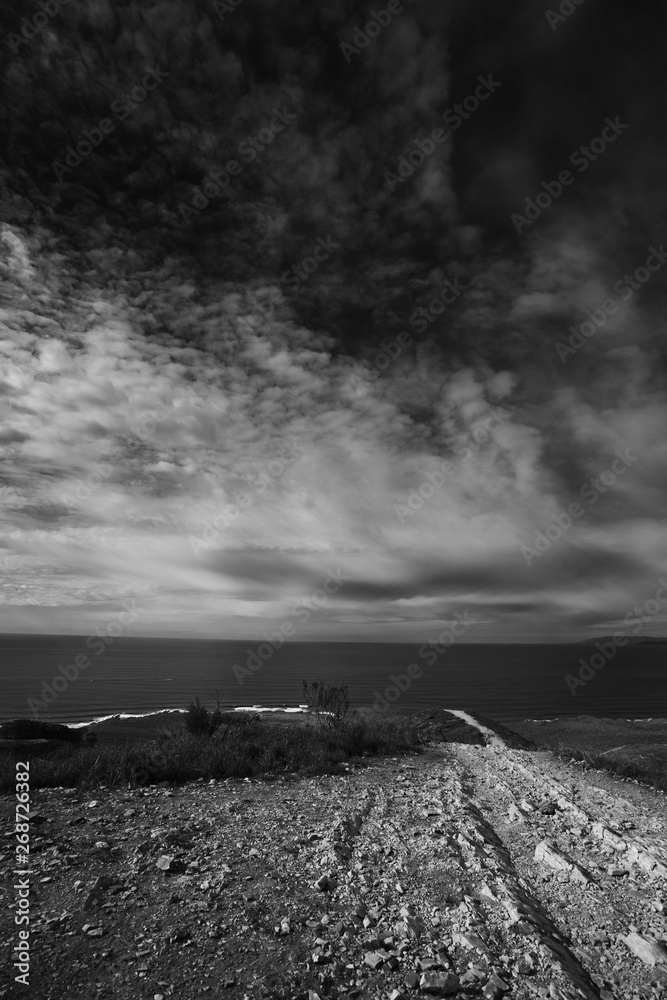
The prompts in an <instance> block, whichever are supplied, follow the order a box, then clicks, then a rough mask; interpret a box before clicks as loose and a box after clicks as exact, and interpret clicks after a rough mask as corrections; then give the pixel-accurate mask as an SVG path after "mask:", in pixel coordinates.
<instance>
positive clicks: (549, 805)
mask: <svg viewBox="0 0 667 1000" xmlns="http://www.w3.org/2000/svg"><path fill="white" fill-rule="evenodd" d="M539 811H540V812H541V813H542V814H543V815H544V816H555V814H556V813H557V812H558V811H559V810H558V806H557V805H556V803H555V802H544V803H543V804H542V805H541V806H540V808H539Z"/></svg>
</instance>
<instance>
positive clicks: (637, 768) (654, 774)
mask: <svg viewBox="0 0 667 1000" xmlns="http://www.w3.org/2000/svg"><path fill="white" fill-rule="evenodd" d="M548 749H552V748H550V747H549V748H548ZM556 752H557V753H558V755H559V757H563V758H564V759H566V760H579V761H582V763H584V764H585V765H586V767H589V768H591V769H593V770H595V771H608V772H609V774H616V775H618V776H619V777H621V778H629V779H631V780H634V781H638V782H640V783H641V784H643V785H650V786H652V787H653V788H658V789H661V790H662V791H663V792H667V759H665V756H664V755H660V754H657V753H656V754H651V753H647V752H642V753H636V754H634V755H633V754H632V753H627V752H626V753H625V754H624V755H619V754H612V753H609V752H606V753H593V752H591V751H589V750H581V749H580V748H579V747H570V746H564V745H563V744H561V745H560V746H559V747H558V750H557V751H556Z"/></svg>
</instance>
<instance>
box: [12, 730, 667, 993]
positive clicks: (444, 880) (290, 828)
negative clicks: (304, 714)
mask: <svg viewBox="0 0 667 1000" xmlns="http://www.w3.org/2000/svg"><path fill="white" fill-rule="evenodd" d="M491 740H492V742H493V745H490V744H491ZM34 800H35V801H34V811H35V814H36V815H33V817H32V824H31V825H32V838H33V847H32V851H33V856H32V871H33V876H32V908H33V920H34V925H33V936H32V941H33V947H34V952H33V954H32V964H31V978H30V983H31V986H30V992H31V995H33V996H39V997H43V998H44V1000H56V998H58V1000H60V998H61V997H63V996H67V997H68V998H70V1000H77V998H84V997H85V998H86V1000H89V998H90V997H100V998H102V997H109V998H111V997H114V998H121V1000H125V998H127V1000H130V998H132V1000H134V998H138V997H147V998H149V997H150V998H155V1000H157V998H167V997H172V996H173V997H179V998H191V997H200V996H201V997H204V996H207V995H208V996H212V997H218V996H222V997H230V998H237V997H238V998H239V1000H241V998H245V997H248V998H255V997H258V998H259V997H276V998H285V1000H287V998H304V1000H316V998H317V997H320V998H322V1000H324V998H326V997H362V998H365V997H369V998H371V997H372V998H383V1000H385V998H389V997H392V998H394V1000H397V998H399V997H400V996H402V995H409V996H416V997H418V996H427V995H430V996H453V997H459V998H463V997H487V998H493V997H503V996H505V997H508V998H512V1000H528V998H531V1000H532V998H540V997H549V998H556V1000H564V998H567V1000H577V998H582V997H583V998H586V1000H611V998H614V1000H633V998H641V1000H649V998H650V1000H654V998H656V1000H657V998H658V997H664V996H666V995H667V965H666V964H665V963H667V951H666V950H665V948H664V941H665V937H666V935H667V922H666V910H665V907H666V905H667V836H666V834H665V823H664V818H665V800H664V796H663V795H662V794H661V793H659V792H653V791H651V790H649V789H647V788H643V787H641V786H639V785H636V784H631V783H624V782H621V781H620V780H618V779H614V778H611V777H609V776H607V775H600V774H597V773H596V772H591V771H584V770H582V768H581V767H579V766H577V765H574V764H568V763H565V762H563V761H561V760H559V759H558V758H557V757H555V756H553V755H552V754H550V753H549V752H547V751H538V750H518V749H510V748H508V747H507V745H506V744H505V743H504V742H503V741H502V740H501V739H500V738H499V737H498V736H497V735H495V734H494V735H493V736H492V737H488V736H487V745H483V746H480V745H474V744H473V743H448V744H438V743H435V744H431V745H430V746H428V747H427V748H426V750H425V752H424V753H422V754H419V755H411V756H407V757H400V758H392V759H387V758H384V759H380V760H377V759H376V760H373V761H370V762H369V761H366V762H359V763H358V764H354V765H350V766H348V768H347V773H346V774H344V775H327V776H325V777H315V778H301V779H296V778H294V777H293V776H289V775H285V776H283V777H281V778H278V779H274V780H270V781H269V780H252V781H249V780H245V781H239V780H228V781H211V782H209V783H204V782H199V783H193V784H189V785H183V786H180V787H173V788H170V787H165V786H155V787H148V788H144V789H137V790H111V789H105V788H102V789H100V790H99V791H97V792H95V794H94V797H93V795H91V794H86V795H83V796H82V795H80V794H78V793H77V792H75V791H65V790H62V789H54V790H43V791H38V792H36V793H35V794H34ZM3 808H4V809H5V811H6V812H9V811H10V810H11V809H13V800H12V799H10V798H9V797H5V798H4V799H3ZM5 858H6V855H5ZM7 902H10V901H6V905H5V906H4V907H3V912H4V913H5V915H7V914H8V913H9V912H10V911H9V910H8V907H7ZM8 925H9V921H8V919H7V916H5V928H4V932H3V941H4V942H7V941H8V939H9V937H11V936H13V931H14V928H13V927H11V929H10V928H9V926H8ZM661 942H662V943H661ZM654 963H657V964H654ZM17 989H19V990H20V989H23V988H18V987H17ZM0 995H1V996H3V997H10V996H12V997H13V996H19V995H25V991H23V993H21V992H16V991H15V990H13V989H12V988H11V987H10V988H8V989H5V990H4V992H0Z"/></svg>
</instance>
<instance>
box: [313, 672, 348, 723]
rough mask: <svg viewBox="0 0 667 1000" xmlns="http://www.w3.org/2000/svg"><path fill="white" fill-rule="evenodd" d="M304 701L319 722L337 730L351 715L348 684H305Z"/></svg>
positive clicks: (317, 682)
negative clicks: (324, 722)
mask: <svg viewBox="0 0 667 1000" xmlns="http://www.w3.org/2000/svg"><path fill="white" fill-rule="evenodd" d="M302 690H303V700H304V702H305V704H306V705H307V706H308V711H309V712H313V713H314V715H315V717H316V718H317V721H318V722H323V721H326V722H327V723H328V724H329V725H330V726H333V727H334V728H337V727H339V726H341V725H342V724H343V723H344V722H345V721H346V720H347V718H348V716H349V715H350V714H351V713H350V698H349V695H348V693H347V684H320V682H319V681H313V683H312V684H308V683H307V682H306V681H304V682H303V687H302Z"/></svg>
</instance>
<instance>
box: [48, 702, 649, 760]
mask: <svg viewBox="0 0 667 1000" xmlns="http://www.w3.org/2000/svg"><path fill="white" fill-rule="evenodd" d="M222 710H223V711H225V712H235V713H239V714H241V713H244V714H253V715H257V716H259V717H261V719H262V722H263V723H264V724H265V725H278V726H284V725H304V724H306V725H308V724H310V723H311V721H312V720H311V719H310V717H309V715H308V712H307V709H306V707H305V706H304V705H298V706H293V705H292V706H290V705H283V706H279V707H275V706H262V705H242V706H223V707H222ZM186 711H187V710H186V709H183V708H175V709H161V710H157V711H154V712H147V713H144V714H140V713H130V712H127V713H126V712H118V713H115V714H110V715H107V716H101V717H98V718H96V719H95V720H93V721H92V722H77V723H63V724H64V725H68V726H69V727H70V728H71V729H82V728H84V727H87V728H88V730H89V731H90V732H91V733H94V734H95V735H96V736H97V738H98V740H99V741H102V742H105V743H106V742H114V743H116V742H128V741H140V740H148V739H152V738H154V737H155V736H156V735H157V734H158V733H159V732H160V730H162V729H165V728H166V729H174V728H178V729H180V728H181V727H182V726H183V721H182V720H183V716H184V715H185V714H186ZM427 711H428V710H427ZM400 714H401V715H403V716H405V715H413V716H422V715H424V714H425V713H424V710H421V711H414V712H408V713H400ZM471 714H472V715H473V716H477V715H479V713H477V712H476V711H475V710H471ZM397 715H398V713H397ZM45 721H46V720H45ZM49 721H50V720H49ZM493 722H494V725H496V726H501V725H502V727H504V728H506V729H509V730H511V731H512V732H514V733H516V734H518V735H520V736H523V737H524V738H527V739H529V740H532V741H534V742H535V743H536V744H542V745H544V746H550V747H553V748H557V747H558V746H559V745H571V746H578V747H581V748H583V749H589V750H602V751H605V750H608V749H611V748H612V747H614V746H617V745H618V744H619V743H623V744H625V745H630V744H655V745H656V747H665V752H666V753H667V718H665V717H655V716H647V717H640V718H629V717H627V716H616V717H612V716H608V715H606V716H592V715H584V714H579V715H559V716H550V717H548V718H545V719H536V718H525V717H523V718H522V717H518V716H517V717H516V718H514V719H511V720H505V721H504V722H503V723H502V724H501V723H499V722H497V720H493ZM183 728H184V726H183Z"/></svg>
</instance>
